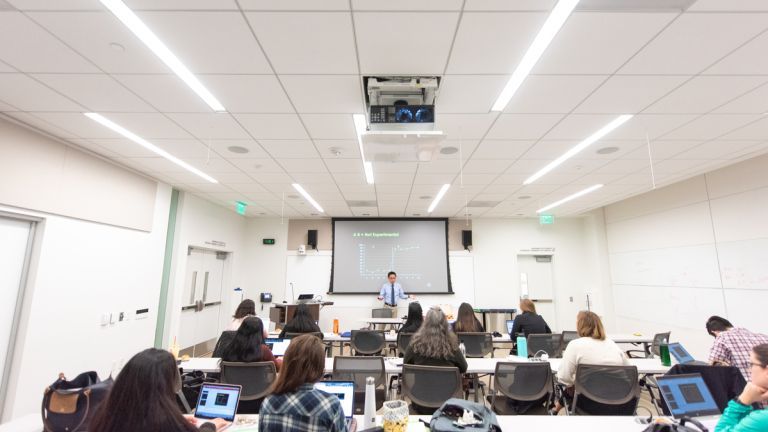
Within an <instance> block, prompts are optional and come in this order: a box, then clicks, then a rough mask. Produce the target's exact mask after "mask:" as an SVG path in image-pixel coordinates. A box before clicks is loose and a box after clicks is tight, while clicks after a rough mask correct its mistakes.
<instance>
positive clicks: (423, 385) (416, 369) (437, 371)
mask: <svg viewBox="0 0 768 432" xmlns="http://www.w3.org/2000/svg"><path fill="white" fill-rule="evenodd" d="M402 378H403V396H405V397H407V398H408V399H410V400H411V402H413V403H415V404H417V405H420V406H422V407H427V408H439V407H440V406H442V405H443V403H444V402H445V401H447V400H448V399H450V398H452V397H458V398H461V397H463V390H462V380H461V374H460V373H459V368H457V367H444V366H417V365H409V364H404V365H403V373H402Z"/></svg>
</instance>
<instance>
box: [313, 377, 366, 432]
mask: <svg viewBox="0 0 768 432" xmlns="http://www.w3.org/2000/svg"><path fill="white" fill-rule="evenodd" d="M315 388H316V389H317V390H320V391H323V392H326V393H328V394H332V395H336V397H337V398H339V402H341V409H342V410H343V411H344V417H346V421H347V429H348V430H349V431H350V432H355V431H356V430H357V421H356V420H355V418H354V417H353V415H354V413H355V409H354V402H355V383H354V382H353V381H318V382H316V383H315Z"/></svg>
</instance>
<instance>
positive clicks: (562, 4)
mask: <svg viewBox="0 0 768 432" xmlns="http://www.w3.org/2000/svg"><path fill="white" fill-rule="evenodd" d="M578 3H579V0H560V1H559V2H557V5H556V6H555V8H554V9H552V12H551V13H550V14H549V17H548V18H547V20H546V21H545V22H544V25H543V26H542V27H541V30H539V34H537V35H536V39H534V40H533V43H531V46H530V47H528V51H526V52H525V55H524V56H523V59H522V60H520V64H518V65H517V69H515V72H514V73H512V76H511V77H510V78H509V81H507V85H505V86H504V90H502V91H501V94H500V95H499V97H498V99H496V102H495V103H494V104H493V107H492V108H491V111H504V108H505V107H506V106H507V104H508V103H509V101H510V100H512V97H513V96H514V95H515V93H516V92H517V89H519V88H520V86H521V85H522V84H523V81H525V78H527V77H528V74H529V73H531V70H532V69H533V67H534V66H536V63H537V62H538V61H539V59H540V58H541V55H542V54H544V51H546V49H547V47H548V46H549V44H550V43H551V42H552V39H554V38H555V35H557V32H558V31H560V28H561V27H562V26H563V24H565V20H567V19H568V17H569V16H570V15H571V12H572V11H573V8H575V7H576V5H577V4H578Z"/></svg>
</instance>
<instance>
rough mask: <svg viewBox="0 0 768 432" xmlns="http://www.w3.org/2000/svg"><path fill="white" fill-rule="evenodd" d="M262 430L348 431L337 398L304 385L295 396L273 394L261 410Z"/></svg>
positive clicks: (294, 431)
mask: <svg viewBox="0 0 768 432" xmlns="http://www.w3.org/2000/svg"><path fill="white" fill-rule="evenodd" d="M259 430H260V431H269V432H273V431H274V432H280V431H285V432H288V431H291V432H324V431H329V432H346V431H347V424H346V419H345V417H344V411H343V410H342V409H341V403H340V402H339V399H338V398H337V397H336V396H335V395H330V394H328V393H325V392H323V391H320V390H316V389H315V388H314V386H313V385H312V384H302V385H301V386H299V388H298V389H296V391H295V392H294V393H284V394H273V395H269V396H267V397H266V398H265V399H264V402H263V403H262V404H261V410H260V411H259Z"/></svg>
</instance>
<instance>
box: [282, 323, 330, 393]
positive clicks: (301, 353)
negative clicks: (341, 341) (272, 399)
mask: <svg viewBox="0 0 768 432" xmlns="http://www.w3.org/2000/svg"><path fill="white" fill-rule="evenodd" d="M324 369H325V345H323V342H322V341H321V340H320V338H318V337H316V336H314V335H311V334H303V335H301V336H297V337H295V338H293V339H291V344H290V345H288V349H287V350H285V357H283V367H282V368H281V370H280V373H279V374H278V375H277V380H275V383H274V384H273V385H272V391H271V393H272V394H283V393H293V392H295V391H296V389H297V388H299V386H300V385H302V384H306V383H315V382H317V381H319V380H320V378H322V377H323V372H324Z"/></svg>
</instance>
